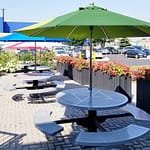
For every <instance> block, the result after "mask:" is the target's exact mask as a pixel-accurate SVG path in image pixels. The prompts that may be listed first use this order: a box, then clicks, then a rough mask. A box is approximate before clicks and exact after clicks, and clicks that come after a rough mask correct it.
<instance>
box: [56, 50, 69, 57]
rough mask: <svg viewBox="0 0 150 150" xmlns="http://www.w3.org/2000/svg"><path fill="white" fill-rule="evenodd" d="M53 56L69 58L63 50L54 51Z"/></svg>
mask: <svg viewBox="0 0 150 150" xmlns="http://www.w3.org/2000/svg"><path fill="white" fill-rule="evenodd" d="M55 56H69V54H67V53H66V52H65V51H64V50H59V51H55Z"/></svg>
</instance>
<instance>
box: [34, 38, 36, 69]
mask: <svg viewBox="0 0 150 150" xmlns="http://www.w3.org/2000/svg"><path fill="white" fill-rule="evenodd" d="M34 71H36V41H35V57H34Z"/></svg>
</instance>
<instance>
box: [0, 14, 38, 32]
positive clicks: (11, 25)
mask: <svg viewBox="0 0 150 150" xmlns="http://www.w3.org/2000/svg"><path fill="white" fill-rule="evenodd" d="M35 23H37V22H15V21H4V18H3V17H0V33H11V32H13V31H14V30H17V29H20V28H23V27H26V26H30V25H32V24H35Z"/></svg>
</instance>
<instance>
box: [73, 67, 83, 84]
mask: <svg viewBox="0 0 150 150" xmlns="http://www.w3.org/2000/svg"><path fill="white" fill-rule="evenodd" d="M73 80H74V81H76V82H79V83H81V82H82V71H81V70H77V69H76V68H73Z"/></svg>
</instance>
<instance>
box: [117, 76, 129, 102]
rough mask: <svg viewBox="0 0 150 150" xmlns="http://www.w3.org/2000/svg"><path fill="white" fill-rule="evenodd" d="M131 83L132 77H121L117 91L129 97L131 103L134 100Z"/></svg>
mask: <svg viewBox="0 0 150 150" xmlns="http://www.w3.org/2000/svg"><path fill="white" fill-rule="evenodd" d="M131 81H132V79H131V77H126V76H120V77H119V88H118V89H117V91H118V92H120V93H121V94H124V95H125V96H127V97H128V100H129V102H131V99H132V93H131Z"/></svg>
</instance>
